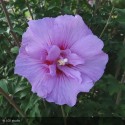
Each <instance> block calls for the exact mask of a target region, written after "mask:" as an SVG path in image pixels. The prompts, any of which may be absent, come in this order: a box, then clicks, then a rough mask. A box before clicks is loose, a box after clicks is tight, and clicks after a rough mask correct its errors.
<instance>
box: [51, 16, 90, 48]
mask: <svg viewBox="0 0 125 125" xmlns="http://www.w3.org/2000/svg"><path fill="white" fill-rule="evenodd" d="M49 33H50V37H51V40H52V41H51V42H52V44H56V45H58V46H60V47H61V48H63V49H66V48H68V47H70V46H71V45H72V44H74V43H75V42H76V41H78V40H80V39H81V38H82V37H83V36H86V35H89V34H92V32H91V30H90V29H89V28H88V27H87V26H86V24H85V23H84V21H83V20H82V18H81V17H80V16H79V15H76V16H71V15H64V16H58V17H57V18H55V21H54V28H53V30H50V32H49Z"/></svg>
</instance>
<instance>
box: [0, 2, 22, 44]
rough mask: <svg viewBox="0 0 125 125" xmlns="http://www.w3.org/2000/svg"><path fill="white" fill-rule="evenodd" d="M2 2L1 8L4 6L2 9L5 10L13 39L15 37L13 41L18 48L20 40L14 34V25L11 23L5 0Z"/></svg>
mask: <svg viewBox="0 0 125 125" xmlns="http://www.w3.org/2000/svg"><path fill="white" fill-rule="evenodd" d="M0 1H1V6H2V8H3V11H4V14H5V17H6V19H7V23H8V25H9V28H10V33H11V35H12V37H13V39H14V41H15V43H16V45H17V46H20V44H19V40H18V38H17V36H16V34H15V33H14V32H13V27H12V23H11V21H10V18H9V13H8V12H7V9H6V7H5V5H4V2H3V0H0Z"/></svg>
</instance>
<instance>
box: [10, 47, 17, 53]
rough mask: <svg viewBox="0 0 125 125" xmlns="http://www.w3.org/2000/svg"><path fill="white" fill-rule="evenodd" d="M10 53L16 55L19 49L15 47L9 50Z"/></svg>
mask: <svg viewBox="0 0 125 125" xmlns="http://www.w3.org/2000/svg"><path fill="white" fill-rule="evenodd" d="M10 51H11V52H12V53H15V54H17V53H18V51H19V47H17V46H15V47H13V48H11V50H10Z"/></svg>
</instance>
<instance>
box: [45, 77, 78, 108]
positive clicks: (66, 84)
mask: <svg viewBox="0 0 125 125" xmlns="http://www.w3.org/2000/svg"><path fill="white" fill-rule="evenodd" d="M79 84H80V83H78V81H77V80H75V79H73V78H71V77H66V76H65V75H64V76H61V77H58V78H57V81H56V83H55V86H54V88H53V90H52V92H51V93H50V94H48V96H47V97H46V100H47V101H49V102H55V103H56V104H59V105H63V104H68V105H69V106H74V105H75V103H76V100H77V98H76V97H77V94H78V93H79Z"/></svg>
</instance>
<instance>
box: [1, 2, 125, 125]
mask: <svg viewBox="0 0 125 125" xmlns="http://www.w3.org/2000/svg"><path fill="white" fill-rule="evenodd" d="M4 4H5V6H6V8H7V11H8V13H9V18H10V20H11V23H12V26H13V29H10V27H9V26H8V23H7V20H6V17H5V14H4V12H3V9H2V6H0V87H1V88H2V89H3V90H4V91H5V92H6V93H7V94H8V95H9V97H10V98H11V99H12V100H14V102H15V103H16V104H17V105H18V107H19V108H20V109H21V111H22V112H24V113H25V115H26V116H27V117H40V118H39V119H42V117H62V112H61V108H60V106H58V105H56V104H53V103H48V102H46V101H45V100H42V99H41V98H39V97H37V95H36V94H33V93H32V92H31V85H30V84H29V83H28V81H27V80H26V79H24V78H21V77H19V76H17V75H15V74H14V61H15V58H16V56H17V54H18V49H19V48H18V46H17V44H16V43H15V42H14V39H13V37H12V35H11V32H13V33H15V34H16V36H17V38H18V40H19V41H20V42H21V37H22V34H23V32H25V30H26V28H27V26H28V25H27V22H28V20H29V19H32V18H33V19H40V18H43V17H56V16H58V15H61V14H72V15H75V14H79V15H81V16H82V17H83V19H84V21H85V22H86V24H87V25H88V26H89V27H90V29H91V30H92V31H93V33H94V34H95V35H97V36H98V37H99V36H100V34H101V33H102V31H103V29H104V27H105V26H106V29H105V30H104V32H103V34H102V35H101V39H102V40H103V41H104V44H105V46H104V51H105V52H106V53H108V55H109V62H108V64H107V67H106V70H105V74H104V75H103V77H102V78H101V79H100V80H99V81H98V82H97V83H96V84H95V86H94V87H93V89H91V91H90V92H89V93H80V94H79V95H78V99H77V104H76V105H75V106H74V107H72V108H71V107H68V106H67V105H64V107H63V108H64V112H65V115H66V116H69V117H120V118H124V117H125V85H124V83H125V78H124V75H123V73H124V71H125V9H120V8H115V7H113V5H112V3H111V2H110V0H98V2H96V3H95V5H94V6H93V7H91V6H90V5H89V4H88V3H87V2H86V1H85V0H6V1H4ZM124 8H125V7H124ZM112 9H113V11H112V13H111V10H112ZM30 11H31V13H30ZM109 17H110V19H109V20H108V18H109ZM106 24H107V25H106ZM122 78H123V79H122ZM121 79H122V80H121ZM118 95H120V96H118ZM118 99H120V100H119V101H118ZM116 100H117V101H118V104H116V102H117V101H116ZM0 117H21V115H20V114H19V113H18V112H17V111H16V110H15V108H13V106H12V105H11V104H10V103H9V102H8V101H7V100H6V99H5V98H4V96H3V95H2V94H1V95H0ZM105 122H106V121H105ZM29 123H30V124H37V121H34V119H29ZM116 123H117V122H116V121H115V122H114V120H112V122H109V121H107V123H106V125H115V124H116ZM118 124H119V125H122V123H118ZM99 125H104V124H103V121H100V124H99Z"/></svg>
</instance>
